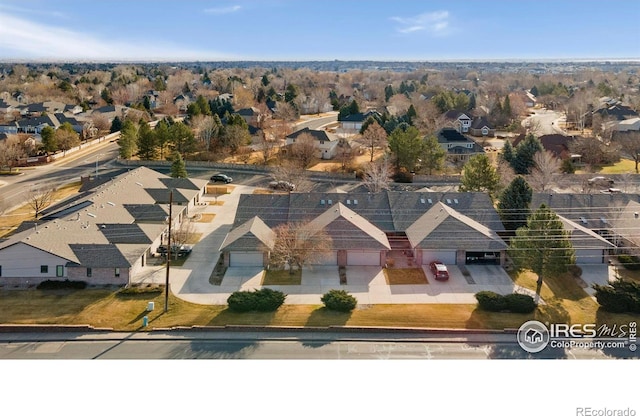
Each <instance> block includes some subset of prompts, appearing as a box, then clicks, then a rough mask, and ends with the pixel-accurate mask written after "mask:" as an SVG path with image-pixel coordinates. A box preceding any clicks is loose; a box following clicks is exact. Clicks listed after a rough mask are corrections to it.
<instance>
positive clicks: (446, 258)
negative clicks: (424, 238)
mask: <svg viewBox="0 0 640 416" xmlns="http://www.w3.org/2000/svg"><path fill="white" fill-rule="evenodd" d="M434 260H438V261H441V262H442V263H444V264H456V252H455V251H446V250H425V251H423V252H422V264H429V263H431V262H432V261H434Z"/></svg>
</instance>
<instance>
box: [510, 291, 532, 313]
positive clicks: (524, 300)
mask: <svg viewBox="0 0 640 416" xmlns="http://www.w3.org/2000/svg"><path fill="white" fill-rule="evenodd" d="M504 300H505V302H506V303H507V309H509V310H510V311H511V312H516V313H529V312H533V310H534V309H535V308H536V303H535V302H534V301H533V298H532V297H531V296H529V295H525V294H522V293H511V294H509V295H507V296H505V297H504Z"/></svg>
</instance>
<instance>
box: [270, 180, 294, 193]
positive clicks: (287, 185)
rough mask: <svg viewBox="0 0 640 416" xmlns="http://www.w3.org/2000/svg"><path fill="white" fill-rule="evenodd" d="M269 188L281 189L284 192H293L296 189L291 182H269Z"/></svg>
mask: <svg viewBox="0 0 640 416" xmlns="http://www.w3.org/2000/svg"><path fill="white" fill-rule="evenodd" d="M269 188H271V189H280V190H283V191H293V190H294V189H296V186H295V185H294V184H292V183H291V182H287V181H273V182H269Z"/></svg>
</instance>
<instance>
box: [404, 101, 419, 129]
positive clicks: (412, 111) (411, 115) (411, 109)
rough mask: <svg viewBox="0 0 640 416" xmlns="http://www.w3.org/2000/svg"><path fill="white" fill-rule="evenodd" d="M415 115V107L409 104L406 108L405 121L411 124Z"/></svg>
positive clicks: (416, 114)
mask: <svg viewBox="0 0 640 416" xmlns="http://www.w3.org/2000/svg"><path fill="white" fill-rule="evenodd" d="M417 116H418V113H417V112H416V108H415V107H414V106H413V104H411V105H410V106H409V109H408V110H407V123H409V124H411V125H413V120H415V118H416V117H417Z"/></svg>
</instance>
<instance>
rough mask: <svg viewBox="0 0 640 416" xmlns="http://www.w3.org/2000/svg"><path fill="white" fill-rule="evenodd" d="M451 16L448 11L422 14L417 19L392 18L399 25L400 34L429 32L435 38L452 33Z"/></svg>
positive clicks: (397, 28)
mask: <svg viewBox="0 0 640 416" xmlns="http://www.w3.org/2000/svg"><path fill="white" fill-rule="evenodd" d="M450 17H451V16H450V15H449V12H448V11H446V10H439V11H436V12H431V13H422V14H419V15H418V16H415V17H397V16H395V17H392V18H391V20H393V21H394V22H396V23H398V26H397V27H396V30H397V31H398V32H399V33H403V34H406V33H414V32H422V31H425V32H428V33H431V34H432V35H434V36H445V35H448V34H449V33H450V32H451V24H450Z"/></svg>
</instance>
